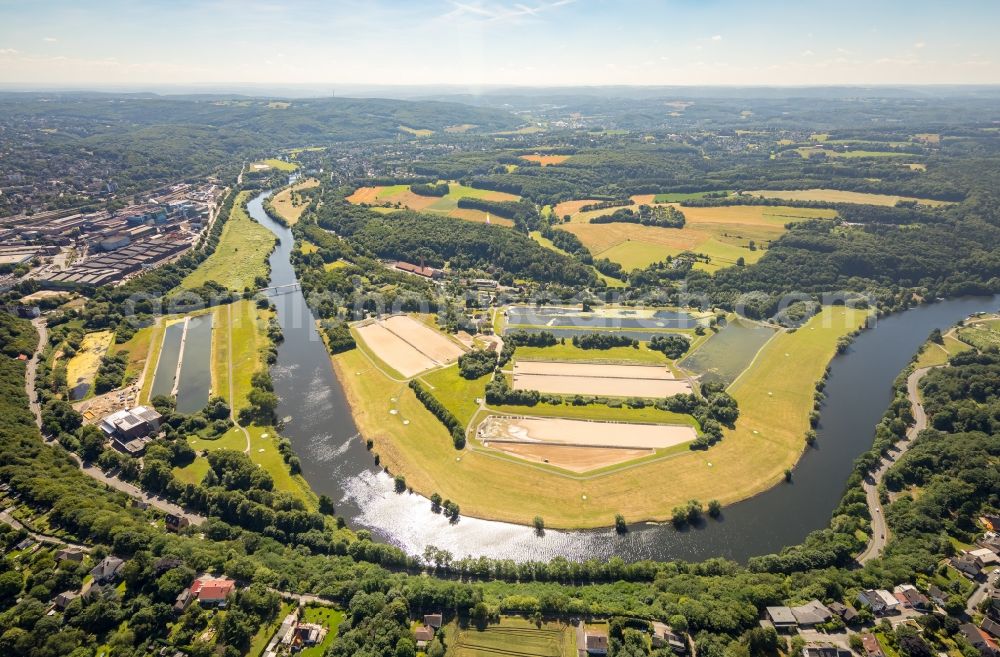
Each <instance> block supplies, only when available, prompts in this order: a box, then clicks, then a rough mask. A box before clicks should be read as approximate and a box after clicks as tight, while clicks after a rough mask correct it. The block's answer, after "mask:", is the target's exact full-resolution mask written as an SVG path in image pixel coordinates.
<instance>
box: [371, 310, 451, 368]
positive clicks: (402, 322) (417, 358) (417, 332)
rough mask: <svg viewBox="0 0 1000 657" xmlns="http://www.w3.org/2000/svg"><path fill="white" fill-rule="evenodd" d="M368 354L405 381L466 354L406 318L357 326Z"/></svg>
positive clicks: (439, 335)
mask: <svg viewBox="0 0 1000 657" xmlns="http://www.w3.org/2000/svg"><path fill="white" fill-rule="evenodd" d="M354 332H355V334H356V335H357V336H358V337H359V338H360V339H361V341H362V342H363V343H364V345H365V347H367V349H368V351H369V352H371V353H372V354H373V355H374V356H375V357H376V358H377V359H378V360H379V361H381V362H384V363H385V364H386V365H388V366H389V368H390V369H391V371H392V372H397V373H399V374H400V375H402V377H403V378H407V379H408V378H411V377H413V376H415V375H417V374H419V373H421V372H424V371H426V370H430V369H434V368H436V367H440V366H441V365H446V364H448V363H450V362H453V361H455V360H456V359H457V358H458V357H459V356H461V355H462V353H464V351H465V350H464V349H463V348H462V347H461V346H460V345H459V344H458V343H456V342H453V341H452V340H450V339H449V338H447V337H445V336H444V335H443V334H442V333H441V332H440V331H436V330H434V329H432V328H430V327H428V326H427V325H426V324H423V323H422V322H419V321H417V320H415V319H413V318H412V317H409V316H406V315H396V316H393V317H389V318H387V319H384V320H379V321H372V322H368V323H362V324H359V325H357V326H355V327H354Z"/></svg>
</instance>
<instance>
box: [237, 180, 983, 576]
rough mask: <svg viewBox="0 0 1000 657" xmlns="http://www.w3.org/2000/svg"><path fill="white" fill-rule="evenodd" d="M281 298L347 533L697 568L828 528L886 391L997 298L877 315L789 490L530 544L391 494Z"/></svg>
mask: <svg viewBox="0 0 1000 657" xmlns="http://www.w3.org/2000/svg"><path fill="white" fill-rule="evenodd" d="M265 196H266V194H262V195H260V196H258V197H256V198H255V199H253V200H252V201H251V202H250V203H249V211H250V216H252V217H253V218H254V219H256V220H257V221H259V222H260V223H261V224H262V225H264V226H266V227H267V228H268V229H270V230H271V231H272V232H274V233H275V235H277V236H278V238H279V240H280V244H279V245H278V248H276V249H275V250H274V252H273V253H272V255H271V260H270V262H271V285H272V286H281V285H290V284H294V283H295V282H296V278H295V273H294V271H293V270H292V266H291V264H290V263H289V255H290V253H291V251H292V248H293V242H294V238H293V237H292V233H291V230H289V229H287V228H285V227H283V226H281V225H279V224H277V223H275V222H274V221H272V220H271V219H270V218H269V217H268V216H267V214H266V213H265V212H264V210H263V207H262V201H263V198H264V197H265ZM292 289H294V290H296V291H294V292H290V293H286V294H280V295H277V296H275V297H274V299H273V301H274V303H275V305H276V306H277V313H278V321H279V322H280V323H281V327H282V330H283V331H284V336H285V341H284V342H283V343H282V344H281V345H280V346H279V348H278V360H277V363H276V364H275V365H274V366H273V368H272V370H271V374H272V376H273V378H274V386H275V391H276V393H277V394H278V397H279V399H280V402H279V404H278V416H279V417H283V418H287V421H286V424H285V427H284V429H283V431H282V433H283V434H284V435H285V436H287V437H288V438H289V440H291V441H292V445H293V446H294V448H295V451H296V452H297V453H298V455H299V457H300V459H301V461H302V471H303V475H304V476H305V478H306V480H307V481H308V482H309V484H310V486H312V488H313V490H315V491H316V492H317V493H322V494H326V495H329V496H330V497H331V498H332V499H333V500H334V502H335V504H336V507H337V514H338V515H342V516H343V517H344V518H345V519H346V520H347V522H348V524H349V525H350V526H351V527H354V528H366V529H369V530H371V532H372V534H373V535H374V536H375V537H377V538H378V539H380V540H383V541H386V542H388V543H392V544H394V545H397V546H399V547H401V548H403V549H404V550H406V551H407V552H409V553H411V554H422V553H423V551H424V548H425V547H426V546H427V545H434V546H436V547H438V548H441V549H446V550H449V551H450V552H451V553H452V554H453V555H454V556H455V557H459V558H460V557H464V556H467V555H471V556H487V557H491V558H505V559H514V560H518V561H524V560H528V559H550V558H552V557H554V556H557V555H562V556H565V557H567V558H569V559H586V558H591V557H594V558H599V559H607V558H609V557H611V556H615V555H618V556H621V557H622V558H623V559H625V560H627V561H634V560H638V559H657V560H667V559H687V560H700V559H705V558H708V557H714V556H723V557H728V558H732V559H737V560H741V561H742V560H745V559H747V558H748V557H751V556H754V555H760V554H767V553H771V552H777V551H779V550H781V548H782V547H784V546H786V545H791V544H794V543H798V542H800V541H801V540H802V539H803V538H804V537H805V536H806V534H808V533H809V532H811V531H813V530H816V529H820V528H822V527H824V526H826V525H827V524H828V522H829V520H830V514H831V512H832V511H833V509H834V508H835V507H836V505H837V503H838V501H839V499H840V497H841V496H842V495H843V491H844V484H845V482H846V480H847V477H848V476H849V475H850V472H851V465H852V463H853V461H854V459H855V458H856V457H857V456H858V455H859V454H861V453H862V452H864V451H865V450H867V449H868V448H869V447H871V444H872V440H873V434H874V426H875V424H876V423H877V422H878V420H879V418H881V416H882V414H883V412H884V411H885V409H886V407H887V406H888V404H889V401H890V400H891V384H892V381H893V379H895V378H896V376H897V375H898V374H899V372H900V371H901V370H902V369H903V368H904V367H906V364H907V363H908V362H909V360H910V358H911V356H912V355H913V353H914V352H915V351H916V350H917V348H918V347H919V346H920V344H921V343H922V342H923V341H924V340H925V339H926V338H927V335H928V334H929V333H930V331H931V330H932V329H933V328H942V329H943V328H945V327H948V326H950V325H952V324H954V323H955V322H956V321H957V320H959V319H962V318H963V317H966V316H967V315H969V314H971V313H974V312H978V311H988V310H996V309H997V307H998V304H1000V295H997V296H994V297H976V298H963V299H952V300H949V301H943V302H940V303H935V304H931V305H927V306H921V307H919V308H914V309H912V310H908V311H906V312H903V313H899V314H896V315H893V316H890V317H885V318H882V319H880V320H879V321H878V326H877V328H875V329H873V330H868V331H865V332H863V333H862V334H861V335H860V336H858V338H857V339H856V340H855V342H854V344H853V345H852V346H851V348H850V349H849V350H848V352H847V353H846V354H844V355H842V356H838V357H836V358H835V359H834V360H833V362H832V364H831V373H830V378H829V380H828V382H827V386H826V393H827V399H826V403H825V405H824V407H823V410H822V420H821V425H820V427H819V429H818V430H817V433H818V437H819V440H818V443H817V446H816V448H813V449H810V450H808V451H807V452H806V454H805V455H804V456H803V457H802V459H801V460H800V461H799V464H798V465H797V466H796V468H795V475H794V477H793V480H794V483H791V484H780V485H778V486H775V487H774V488H772V489H771V490H769V491H767V492H765V493H762V494H760V495H757V496H755V497H753V498H750V499H748V500H745V501H743V502H740V503H737V504H734V505H732V506H729V507H726V509H725V510H724V513H723V517H722V518H721V519H720V520H718V521H715V520H709V521H707V522H706V523H704V525H703V526H701V527H698V528H693V529H688V530H685V531H678V530H676V529H674V528H673V526H672V525H670V524H669V523H667V524H662V525H660V524H642V525H635V526H632V527H630V531H629V532H627V533H625V534H622V535H619V534H617V533H616V532H615V531H614V530H613V529H604V530H585V531H571V532H563V531H554V530H548V531H546V532H545V535H544V536H542V537H539V536H536V535H535V532H534V530H533V529H532V528H530V527H523V526H520V525H511V524H508V523H501V522H493V521H487V520H479V519H476V518H466V517H463V518H461V519H460V520H459V521H458V522H457V523H454V524H452V523H449V522H448V521H447V520H446V519H445V518H444V517H443V516H442V515H440V514H434V513H431V511H430V502H428V501H427V500H426V499H424V498H423V497H421V496H419V495H410V494H403V495H398V494H396V493H395V492H393V482H392V479H390V478H389V477H388V476H387V475H385V474H384V473H382V472H381V471H380V470H379V469H378V468H377V467H376V466H375V464H374V461H373V459H372V458H371V455H370V454H369V453H368V451H367V450H366V449H365V447H364V443H363V441H362V440H360V439H359V438H358V437H357V428H356V427H355V425H354V421H353V419H352V418H351V414H350V410H349V408H348V405H347V402H346V400H345V398H344V393H343V389H342V388H341V386H340V383H339V382H338V381H337V377H336V375H335V373H334V371H333V369H332V367H331V365H330V359H329V356H328V355H327V352H326V348H325V346H324V345H323V343H322V341H321V340H320V337H319V335H318V334H317V332H316V328H315V325H314V319H313V316H312V313H311V311H310V310H309V308H308V307H307V306H306V303H305V299H304V298H303V296H302V293H301V292H299V291H297V288H292Z"/></svg>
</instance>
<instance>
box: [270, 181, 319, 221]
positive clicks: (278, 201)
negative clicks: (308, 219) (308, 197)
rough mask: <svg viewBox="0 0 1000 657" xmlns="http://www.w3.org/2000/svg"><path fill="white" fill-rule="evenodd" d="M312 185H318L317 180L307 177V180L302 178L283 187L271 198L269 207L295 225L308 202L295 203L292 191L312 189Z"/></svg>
mask: <svg viewBox="0 0 1000 657" xmlns="http://www.w3.org/2000/svg"><path fill="white" fill-rule="evenodd" d="M313 187H319V181H318V180H316V179H315V178H309V179H308V180H303V181H302V182H300V183H296V184H294V185H292V186H291V187H289V188H287V189H283V190H281V191H280V192H278V193H277V194H275V195H274V196H273V197H272V198H271V207H273V208H274V209H275V211H276V212H277V213H278V214H279V215H281V217H282V218H283V219H284V220H285V221H287V222H288V224H289V225H290V226H292V225H295V223H296V222H297V221H298V220H299V217H301V216H302V213H303V212H305V209H306V206H307V205H308V203H301V204H299V205H296V204H295V199H294V193H295V192H297V191H300V190H303V189H312V188H313Z"/></svg>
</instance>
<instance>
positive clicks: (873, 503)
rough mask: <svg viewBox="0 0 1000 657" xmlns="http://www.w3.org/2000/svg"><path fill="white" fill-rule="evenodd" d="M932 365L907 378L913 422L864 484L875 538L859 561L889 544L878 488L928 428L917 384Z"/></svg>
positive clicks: (862, 562) (865, 561)
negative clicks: (915, 440) (914, 441)
mask: <svg viewBox="0 0 1000 657" xmlns="http://www.w3.org/2000/svg"><path fill="white" fill-rule="evenodd" d="M932 369H934V368H933V367H921V368H920V369H916V370H914V371H913V372H912V373H911V374H910V376H908V377H907V378H906V396H907V397H909V399H910V406H911V407H912V412H913V425H912V426H911V427H910V428H909V429H907V431H906V438H904V439H903V440H900V441H899V442H897V443H896V444H895V445H894V446H893V447H892V449H891V450H890V452H889V455H888V456H885V457H883V458H882V459H881V461H879V467H878V469H877V470H875V471H874V472H872V473H870V474H869V475H868V476H867V477H865V480H864V482H863V483H862V486H863V487H864V490H865V498H866V499H867V502H868V511H869V513H870V514H871V517H872V537H871V539H869V541H868V546H867V547H866V548H865V551H864V552H862V553H861V554H860V555H858V557H857V561H858V563H859V564H861V565H864V564H866V563H868V562H869V561H871V560H872V559H875V558H877V557H879V556H881V554H882V550H884V549H885V545H886V543H888V542H889V526H888V524H887V523H886V521H885V512H884V510H883V508H882V501H881V500H880V499H879V495H878V487H879V484H880V483H882V478H883V477H884V476H885V473H886V472H887V471H888V470H889V468H891V467H892V466H893V464H895V463H896V461H898V460H899V458H900V457H901V456H902V455H903V454H905V453H906V452H907V450H909V449H910V446H911V445H912V444H913V440H914V439H915V438H916V437H917V434H919V433H920V432H921V431H923V430H924V429H926V428H927V414H926V413H925V412H924V405H923V404H922V403H920V393H919V391H918V389H917V386H918V385H919V384H920V379H922V378H923V377H924V375H925V374H927V373H928V372H929V371H931V370H932Z"/></svg>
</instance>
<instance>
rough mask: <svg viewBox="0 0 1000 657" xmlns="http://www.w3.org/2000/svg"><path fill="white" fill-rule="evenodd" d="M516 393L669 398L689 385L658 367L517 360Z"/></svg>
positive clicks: (684, 393)
mask: <svg viewBox="0 0 1000 657" xmlns="http://www.w3.org/2000/svg"><path fill="white" fill-rule="evenodd" d="M513 388H514V389H515V390H538V391H539V392H547V393H553V394H563V395H566V394H580V395H600V396H606V397H670V396H672V395H686V394H690V393H691V385H690V384H689V383H688V382H687V381H686V380H684V379H676V378H674V375H673V373H671V372H670V370H668V369H667V368H666V367H661V366H657V365H615V364H605V363H582V362H575V363H564V362H563V363H560V362H551V361H518V362H517V363H515V364H514V381H513Z"/></svg>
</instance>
